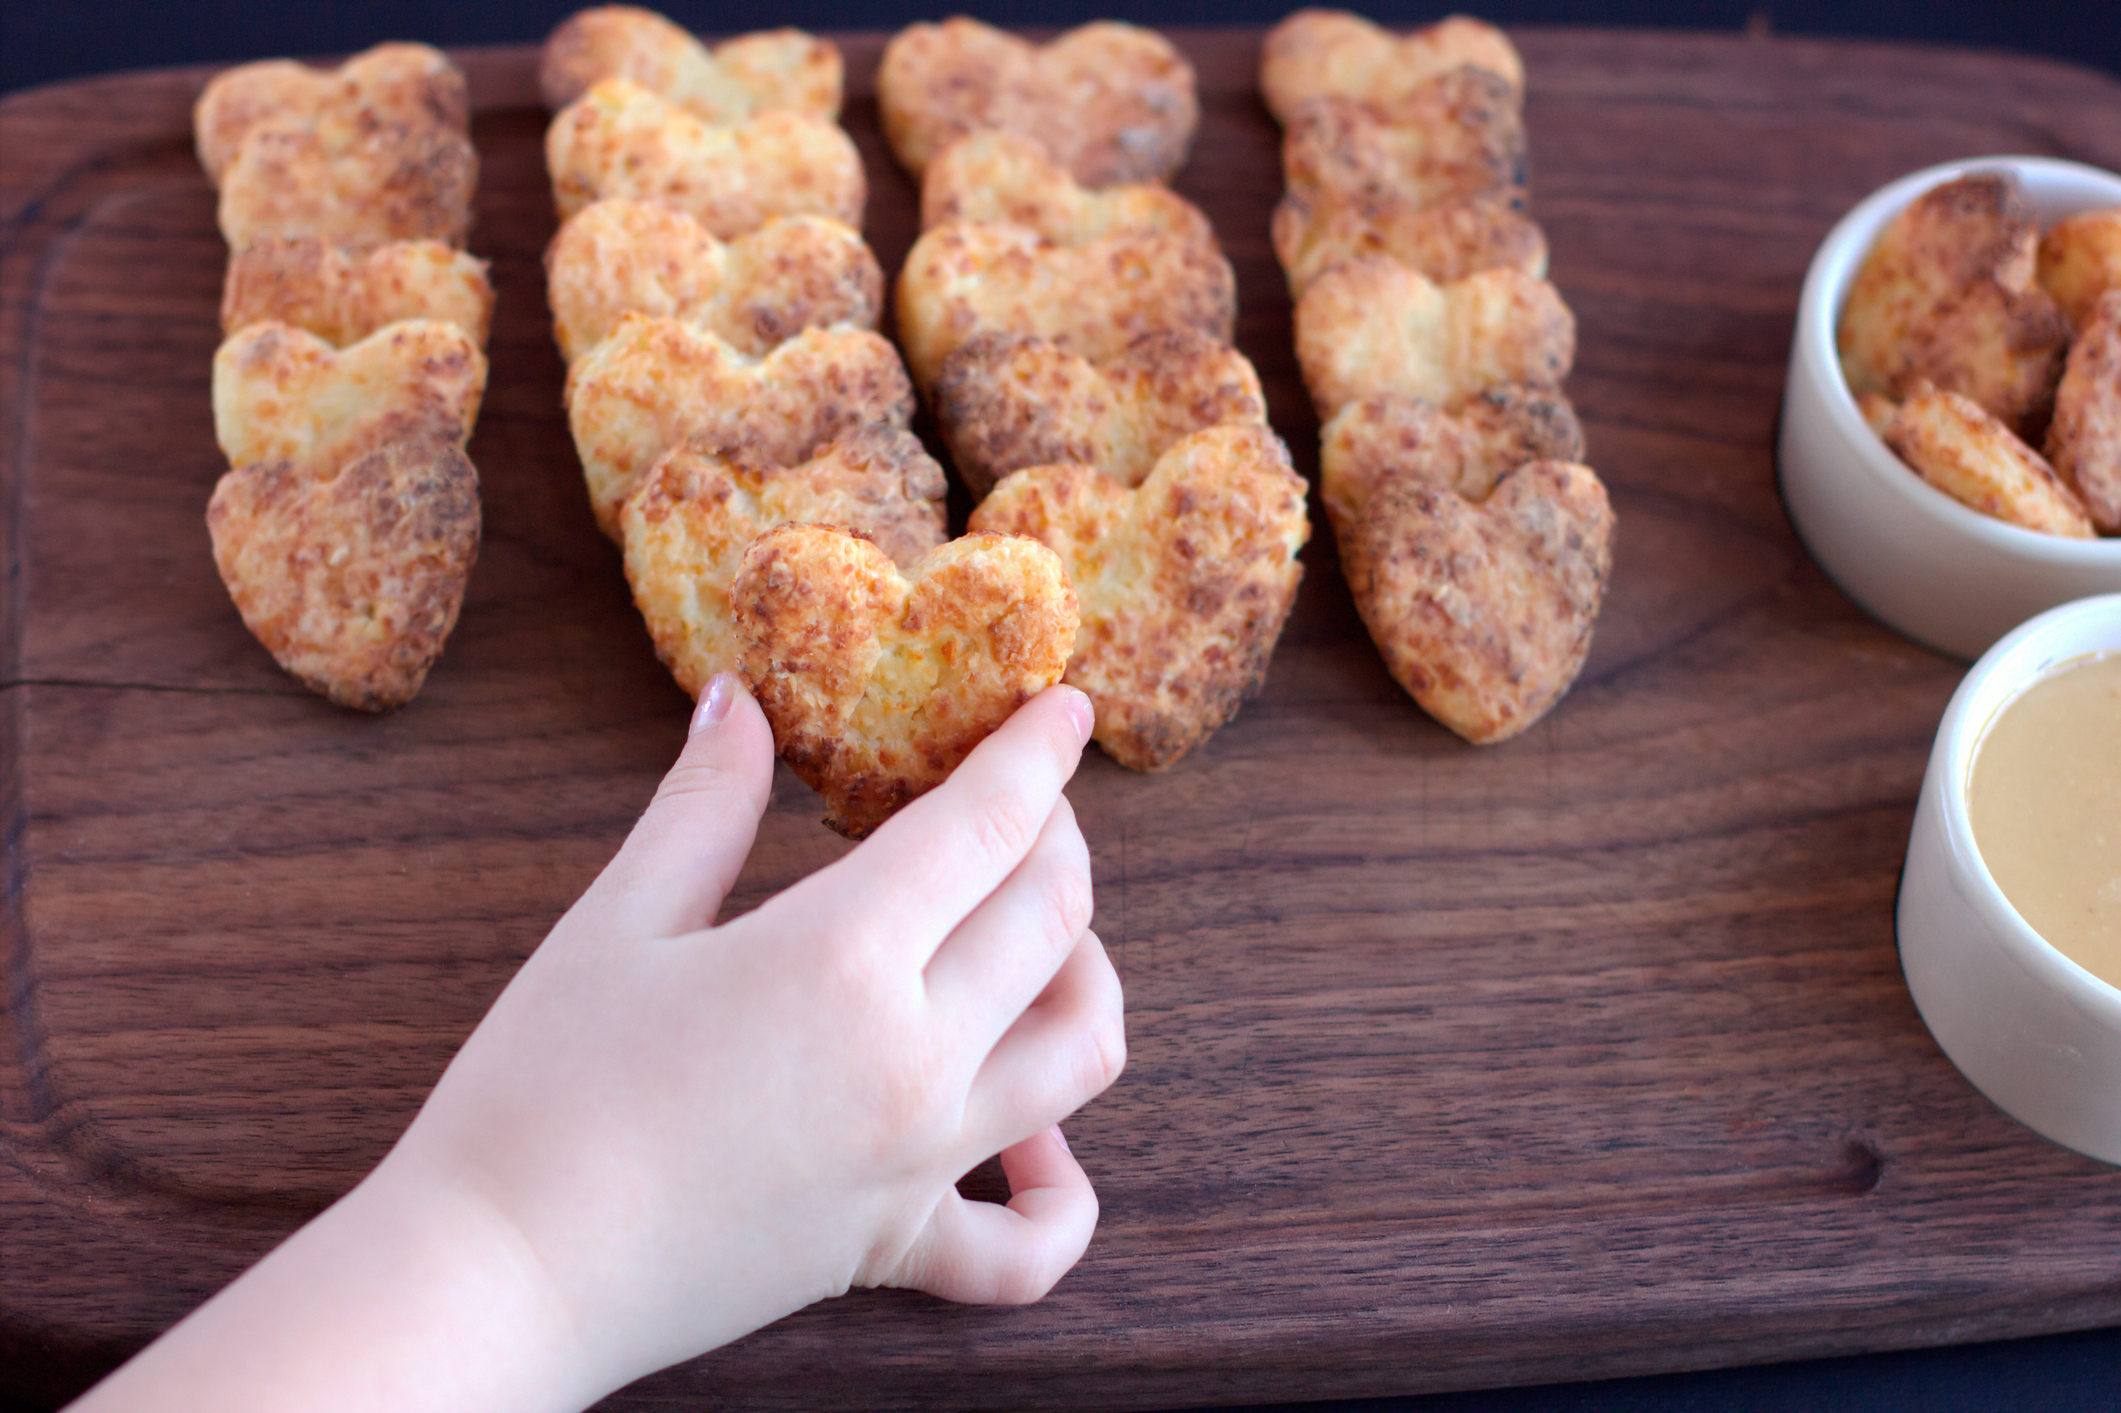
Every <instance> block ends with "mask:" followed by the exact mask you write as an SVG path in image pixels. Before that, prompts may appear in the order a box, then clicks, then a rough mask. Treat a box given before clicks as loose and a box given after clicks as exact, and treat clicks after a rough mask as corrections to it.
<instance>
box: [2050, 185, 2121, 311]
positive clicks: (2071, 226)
mask: <svg viewBox="0 0 2121 1413" xmlns="http://www.w3.org/2000/svg"><path fill="white" fill-rule="evenodd" d="M2035 269H2036V278H2037V279H2038V280H2039V281H2040V288H2042V289H2044V290H2046V291H2047V294H2048V297H2049V298H2050V299H2052V300H2054V301H2055V303H2056V305H2057V306H2059V307H2060V308H2061V310H2062V314H2063V317H2064V318H2066V319H2068V320H2069V322H2070V327H2072V328H2082V327H2084V325H2085V323H2086V322H2087V321H2088V320H2089V319H2090V318H2091V317H2092V311H2093V309H2094V308H2096V307H2097V305H2098V303H2099V296H2100V295H2102V294H2105V293H2106V292H2107V291H2108V290H2112V289H2121V206H2110V207H2108V208H2106V209H2105V210H2103V211H2085V212H2083V213H2081V214H2079V215H2075V216H2071V217H2069V218H2068V219H2067V220H2064V221H2058V222H2057V223H2056V224H2055V225H2054V226H2053V227H2052V228H2050V229H2049V231H2048V233H2047V234H2046V235H2044V236H2042V237H2040V249H2039V255H2038V263H2037V265H2036V267H2035Z"/></svg>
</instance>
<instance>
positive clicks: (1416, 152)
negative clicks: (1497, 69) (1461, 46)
mask: <svg viewBox="0 0 2121 1413" xmlns="http://www.w3.org/2000/svg"><path fill="white" fill-rule="evenodd" d="M1282 173H1283V176H1284V178H1285V179H1286V181H1287V184H1288V187H1289V189H1290V190H1291V191H1300V192H1306V193H1311V192H1316V193H1319V194H1322V195H1324V196H1329V197H1336V198H1340V199H1343V200H1360V201H1376V200H1380V199H1383V198H1387V197H1389V198H1392V199H1395V200H1398V201H1402V202H1406V203H1409V204H1411V205H1413V206H1416V207H1429V206H1440V205H1443V204H1444V203H1446V202H1450V201H1462V200H1467V199H1474V198H1478V199H1483V200H1489V201H1497V202H1500V203H1502V204H1503V205H1505V206H1509V207H1512V208H1514V209H1520V210H1521V209H1522V208H1523V207H1524V205H1525V201H1526V187H1527V185H1528V183H1529V180H1530V177H1529V174H1528V166H1527V160H1526V151H1525V135H1524V119H1523V117H1522V115H1521V114H1519V112H1518V110H1517V94H1516V91H1515V90H1514V89H1512V88H1511V87H1510V86H1509V85H1508V84H1506V83H1504V82H1503V81H1502V80H1501V79H1500V78H1498V77H1496V76H1495V75H1494V74H1491V73H1489V72H1488V71H1487V70H1486V69H1478V68H1473V67H1471V66H1467V67H1463V68H1457V69H1450V70H1447V71H1445V72H1444V73H1441V74H1438V75H1436V76H1435V77H1434V78H1431V79H1428V80H1426V81H1424V82H1423V83H1421V84H1420V85H1419V86H1417V87H1416V88H1414V89H1413V90H1412V91H1411V92H1410V93H1409V94H1408V96H1407V97H1406V98H1404V99H1402V100H1400V101H1399V102H1398V103H1397V104H1396V105H1395V106H1393V107H1392V108H1389V109H1379V108H1373V107H1371V106H1370V105H1369V104H1367V103H1363V102H1360V101H1359V100H1356V99H1353V98H1338V97H1330V96H1329V97H1323V98H1314V99H1311V100H1310V101H1309V102H1307V103H1305V104H1304V105H1303V106H1302V107H1300V108H1298V109H1297V110H1296V111H1295V112H1294V113H1292V114H1291V115H1290V116H1289V124H1288V127H1287V129H1286V130H1285V131H1284V132H1283V133H1282Z"/></svg>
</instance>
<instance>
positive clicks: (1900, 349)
mask: <svg viewBox="0 0 2121 1413" xmlns="http://www.w3.org/2000/svg"><path fill="white" fill-rule="evenodd" d="M2038 241H2039V232H2038V231H2037V230H2035V229H2034V226H2033V218H2032V212H2031V211H2030V209H2029V208H2028V207H2027V206H2026V204H2025V200H2024V198H2023V196H2022V195H2020V193H2019V191H2018V184H2017V182H2016V180H2015V179H2013V178H2012V177H2010V176H2008V175H2007V174H2003V173H1997V172H1977V173H1975V174H1974V175H1972V176H1966V177H1961V178H1959V179H1958V180H1957V181H1952V182H1947V183H1945V184H1944V185H1942V186H1938V187H1933V188H1931V189H1930V190H1929V191H1927V192H1925V193H1923V194H1922V195H1921V196H1919V197H1917V198H1915V200H1914V201H1912V202H1910V203H1908V206H1907V208H1906V209H1905V210H1904V211H1902V212H1901V213H1900V214H1899V215H1897V216H1895V217H1894V218H1893V219H1892V220H1891V221H1890V222H1889V223H1887V225H1886V227H1885V229H1884V230H1883V231H1881V232H1879V235H1878V241H1877V244H1875V245H1873V246H1872V247H1871V249H1870V253H1869V254H1868V255H1866V256H1865V257H1864V260H1863V264H1862V265H1861V266H1860V267H1858V269H1857V271H1856V277H1855V279H1854V281H1853V282H1852V283H1851V284H1850V285H1849V292H1848V299H1847V302H1846V303H1844V304H1843V305H1842V309H1841V322H1840V326H1839V329H1838V332H1837V335H1836V342H1837V344H1838V346H1839V348H1840V351H1841V366H1842V369H1843V371H1844V372H1845V373H1846V374H1847V376H1848V382H1849V387H1850V389H1851V390H1852V391H1855V392H1858V393H1863V392H1876V393H1883V394H1884V395H1885V396H1887V397H1890V398H1894V399H1896V400H1897V399H1904V398H1905V397H1907V395H1908V393H1909V391H1910V390H1911V389H1912V388H1913V387H1914V386H1915V384H1916V383H1918V382H1927V383H1932V384H1935V385H1936V386H1937V387H1939V388H1942V389H1944V390H1946V391H1948V392H1956V393H1962V394H1964V395H1965V396H1967V397H1970V398H1972V399H1973V400H1974V401H1975V402H1977V403H1979V404H1980V405H1981V406H1983V407H1985V408H1987V409H1988V410H1989V411H1990V412H1992V413H1994V414H1995V415H1996V416H1997V417H1998V418H2000V419H2002V420H2003V421H2004V422H2006V423H2008V424H2010V425H2011V426H2012V427H2013V428H2017V427H2022V426H2024V425H2025V424H2026V422H2027V421H2028V420H2029V419H2033V420H2036V419H2037V418H2038V417H2039V415H2041V414H2042V413H2043V412H2044V411H2045V410H2046V408H2047V406H2048V404H2049V402H2050V400H2051V399H2052V398H2053V396H2054V391H2055V382H2056V380H2057V379H2058V378H2059V377H2060V376H2061V373H2062V350H2063V345H2064V344H2066V343H2067V342H2068V340H2069V321H2068V320H2067V319H2065V318H2063V317H2062V311H2061V310H2059V309H2057V308H2056V307H2055V302H2054V301H2053V300H2051V299H2049V298H2048V297H2047V294H2046V292H2045V291H2043V290H2042V289H2041V288H2040V287H2039V286H2038V285H2036V284H2035V283H2034V282H2033V270H2034V253H2035V248H2036V246H2037V244H2038Z"/></svg>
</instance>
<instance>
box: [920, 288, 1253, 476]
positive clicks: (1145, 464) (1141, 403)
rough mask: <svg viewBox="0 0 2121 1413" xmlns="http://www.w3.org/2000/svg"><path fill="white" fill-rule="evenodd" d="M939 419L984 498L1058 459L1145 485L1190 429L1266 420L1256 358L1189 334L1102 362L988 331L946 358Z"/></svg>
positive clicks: (1167, 334) (957, 461)
mask: <svg viewBox="0 0 2121 1413" xmlns="http://www.w3.org/2000/svg"><path fill="white" fill-rule="evenodd" d="M935 420H936V426H937V428H938V430H939V431H940V432H941V433H942V437H943V443H944V445H946V446H948V447H949V448H950V459H951V463H952V464H953V465H955V466H956V467H957V474H958V478H959V479H960V480H962V481H963V482H964V483H965V487H966V489H968V490H970V491H971V492H972V495H973V498H974V499H975V500H977V499H979V498H980V497H982V496H985V495H986V494H987V492H988V491H989V490H991V489H993V487H994V483H995V482H996V481H998V480H1000V479H1001V478H1002V477H1004V476H1006V475H1008V474H1009V473H1010V472H1012V471H1018V470H1021V469H1023V468H1024V467H1026V466H1045V465H1050V464H1052V463H1055V462H1062V461H1072V462H1079V463H1081V464H1083V465H1087V466H1091V467H1094V468H1096V470H1097V471H1098V472H1099V473H1100V474H1102V475H1105V476H1109V477H1111V478H1112V479H1113V480H1115V481H1118V482H1119V483H1120V484H1121V485H1123V486H1138V485H1140V484H1141V483H1142V481H1143V480H1144V479H1145V478H1146V477H1147V476H1148V474H1149V472H1150V470H1151V469H1152V468H1153V467H1154V466H1155V465H1156V462H1157V458H1159V457H1161V456H1162V455H1163V454H1164V453H1165V452H1166V451H1168V450H1169V449H1170V448H1171V447H1172V446H1173V445H1174V444H1176V443H1177V442H1178V441H1180V440H1181V439H1183V438H1184V437H1186V436H1188V435H1190V434H1191V433H1194V432H1197V431H1200V430H1201V429H1203V428H1206V427H1213V426H1217V425H1220V424H1222V423H1225V422H1251V423H1258V424H1261V425H1264V424H1265V423H1266V420H1267V402H1266V397H1265V395H1264V393H1262V392H1261V390H1260V385H1259V374H1258V373H1256V372H1255V371H1253V368H1252V364H1251V362H1250V360H1248V359H1247V358H1246V357H1245V356H1244V355H1243V354H1241V353H1239V352H1238V351H1237V350H1236V349H1234V348H1232V347H1231V346H1230V345H1228V344H1226V343H1222V342H1220V341H1218V340H1216V339H1212V338H1209V337H1208V336H1207V335H1205V334H1201V333H1197V332H1195V331H1193V330H1191V329H1171V330H1166V331H1164V332H1162V333H1154V334H1144V335H1142V337H1140V338H1138V339H1136V340H1135V341H1134V342H1133V343H1131V344H1129V345H1127V348H1126V350H1125V351H1124V352H1123V353H1121V354H1120V356H1119V357H1118V358H1115V359H1113V360H1112V361H1111V362H1109V363H1102V364H1099V363H1092V362H1091V361H1090V360H1088V359H1087V358H1084V357H1082V356H1081V355H1080V354H1076V353H1070V352H1068V351H1066V350H1065V349H1061V348H1058V347H1056V346H1055V345H1054V344H1052V343H1051V342H1049V341H1048V340H1045V339H1041V338H1033V337H1028V336H1025V335H1022V334H1000V333H990V334H981V335H979V336H978V337H976V338H974V339H972V340H971V341H970V342H968V343H966V344H964V345H963V346H961V347H960V348H958V349H957V351H956V352H954V353H952V354H951V355H950V356H949V357H948V358H946V359H944V360H943V368H942V373H941V374H940V376H938V377H937V379H936V384H935Z"/></svg>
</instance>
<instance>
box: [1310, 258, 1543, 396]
mask: <svg viewBox="0 0 2121 1413" xmlns="http://www.w3.org/2000/svg"><path fill="white" fill-rule="evenodd" d="M1575 358H1576V319H1575V316H1574V315H1572V314H1570V313H1569V307H1568V306H1567V305H1566V304H1564V303H1562V301H1561V296H1560V294H1558V293H1556V291H1555V289H1554V287H1553V286H1552V285H1550V284H1548V283H1547V282H1546V281H1545V280H1535V279H1533V278H1532V277H1531V276H1530V275H1526V274H1522V273H1520V272H1519V271H1516V270H1509V269H1493V270H1482V271H1480V272H1478V273H1477V274H1472V275H1468V276H1466V277H1465V278H1464V279H1461V280H1453V281H1451V282H1450V283H1449V284H1444V285H1439V284H1436V283H1434V282H1432V281H1430V280H1428V279H1425V278H1424V277H1423V276H1422V275H1421V274H1420V273H1418V272H1417V271H1415V270H1412V269H1409V268H1408V267H1407V266H1405V265H1402V264H1400V263H1399V262H1397V261H1395V260H1358V261H1355V262H1354V263H1353V264H1349V265H1342V266H1340V267H1339V268H1337V269H1333V270H1328V271H1327V272H1326V273H1325V274H1323V275H1321V276H1319V277H1318V278H1317V279H1316V280H1314V281H1312V283H1311V287H1310V288H1309V289H1307V290H1305V291H1304V294H1303V298H1302V299H1299V300H1298V301H1297V302H1296V359H1297V362H1298V363H1299V364H1301V365H1302V367H1303V374H1304V385H1305V386H1306V387H1308V388H1309V389H1310V390H1311V400H1312V402H1313V403H1314V404H1315V405H1316V406H1317V408H1318V415H1319V417H1320V418H1321V419H1326V418H1330V417H1332V415H1333V414H1334V413H1335V412H1338V411H1339V410H1340V409H1341V408H1342V407H1345V406H1346V405H1347V404H1348V403H1350V402H1353V401H1355V400H1356V399H1357V398H1363V397H1368V396H1370V395H1371V394H1373V393H1400V394H1404V395H1406V396H1408V397H1418V398H1421V399H1423V400H1424V401H1427V402H1433V403H1436V404H1438V405H1439V406H1445V407H1448V406H1450V405H1452V404H1453V403H1456V402H1459V401H1461V400H1463V399H1465V398H1468V397H1471V396H1474V395H1475V394H1477V393H1481V392H1484V391H1486V390H1487V389H1489V388H1493V387H1500V386H1502V385H1503V384H1506V383H1530V384H1533V385H1535V386H1541V387H1553V386H1557V385H1558V384H1559V383H1560V382H1561V380H1562V379H1563V378H1565V377H1567V376H1568V372H1569V367H1570V365H1571V364H1572V363H1573V362H1574V361H1575Z"/></svg>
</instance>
